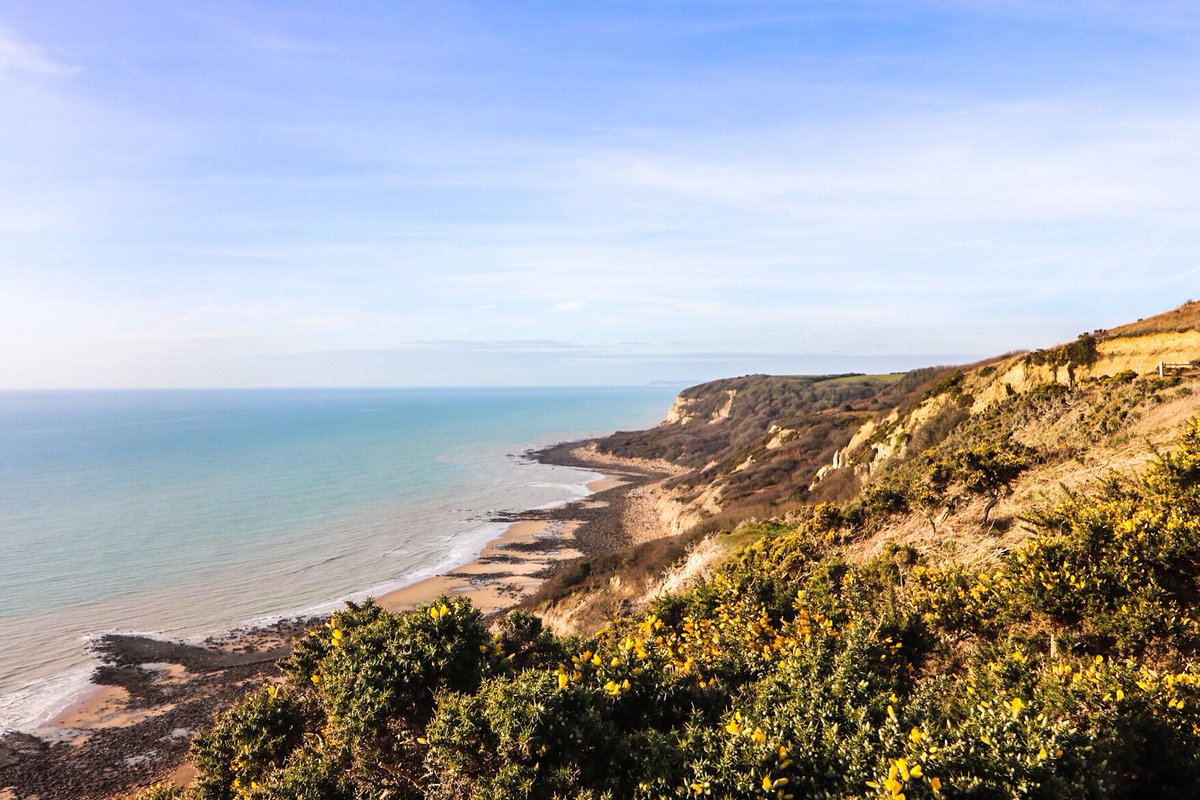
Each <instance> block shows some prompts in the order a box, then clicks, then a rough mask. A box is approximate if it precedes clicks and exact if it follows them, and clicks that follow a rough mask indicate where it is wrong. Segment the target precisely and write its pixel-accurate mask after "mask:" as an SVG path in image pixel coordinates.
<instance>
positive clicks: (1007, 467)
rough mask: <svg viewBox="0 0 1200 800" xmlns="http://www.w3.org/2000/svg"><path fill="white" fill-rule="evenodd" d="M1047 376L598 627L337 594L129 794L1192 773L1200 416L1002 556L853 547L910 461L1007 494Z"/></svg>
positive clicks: (1197, 785)
mask: <svg viewBox="0 0 1200 800" xmlns="http://www.w3.org/2000/svg"><path fill="white" fill-rule="evenodd" d="M1121 387H1124V388H1121ZM1129 387H1130V384H1128V383H1117V382H1113V383H1112V384H1110V385H1109V388H1112V389H1114V390H1116V394H1117V395H1120V394H1121V392H1122V391H1126V390H1129V391H1132V389H1130V388H1129ZM1056 391H1057V390H1054V391H1050V390H1047V394H1046V396H1044V397H1040V398H1038V397H1031V398H1028V399H1027V400H1026V401H1021V402H1015V401H1014V402H1011V403H1001V404H998V406H997V408H996V409H995V410H994V412H992V413H990V414H989V415H984V416H981V417H980V418H979V419H978V420H973V421H972V424H971V425H967V426H960V428H959V429H955V430H954V431H953V432H951V433H950V434H949V435H947V436H946V438H945V439H944V440H943V441H942V442H940V443H939V444H938V445H937V446H935V447H934V448H931V449H930V450H928V451H926V452H925V453H922V454H921V455H920V456H918V457H914V458H911V459H908V460H906V461H904V462H903V469H899V468H897V469H896V470H895V472H894V473H889V477H888V478H887V480H884V481H881V482H879V483H878V484H873V485H874V486H877V488H875V489H874V490H872V492H868V493H866V494H864V496H863V497H862V498H860V499H859V500H857V501H855V502H852V503H842V504H834V503H822V504H817V505H812V506H806V507H804V508H803V509H802V510H800V511H797V512H795V513H793V514H792V515H790V517H789V518H788V520H787V521H786V522H782V521H775V522H770V523H761V524H760V525H759V528H758V530H757V533H756V536H755V537H751V538H753V539H754V541H753V543H751V544H749V545H747V546H746V547H745V548H744V549H743V550H742V551H741V552H740V553H739V554H738V555H737V556H735V557H734V558H733V559H732V560H731V561H729V562H728V563H726V564H725V565H724V566H722V567H721V568H719V569H718V570H717V571H716V573H714V574H713V575H711V576H710V577H708V578H707V579H704V580H702V581H701V582H700V583H699V584H697V585H696V586H694V587H693V588H692V589H690V590H688V591H687V592H684V593H682V594H677V595H670V596H665V597H663V598H661V599H659V600H658V601H656V602H655V603H654V604H653V606H652V607H651V608H649V609H647V610H645V611H644V612H642V613H640V614H638V615H636V616H633V617H630V618H628V619H625V620H620V621H616V622H614V623H613V624H612V625H611V626H610V627H608V628H606V629H604V630H602V631H601V632H600V633H598V634H597V635H595V636H593V637H590V638H586V639H567V638H560V637H556V636H552V635H550V634H549V633H547V632H546V631H544V630H543V629H542V627H541V623H540V621H539V620H538V619H537V618H536V617H533V616H530V615H528V614H523V613H515V614H511V615H509V616H508V617H507V618H506V619H505V620H504V622H503V624H502V625H501V626H500V627H499V629H497V630H495V631H489V630H488V629H487V628H486V627H485V625H484V623H483V620H482V618H481V616H480V614H479V612H478V611H477V610H475V609H474V608H472V606H471V605H470V603H469V602H468V601H467V600H465V599H461V598H459V599H456V600H449V599H445V598H443V599H442V600H439V601H438V602H435V603H433V604H431V605H429V606H426V607H423V608H421V609H420V610H418V611H416V612H413V613H410V614H402V615H395V614H390V613H388V612H385V611H383V610H381V609H380V608H378V607H377V606H375V605H373V604H372V603H370V602H368V603H365V604H363V605H351V606H349V607H348V608H347V609H346V610H344V611H341V612H338V613H336V614H334V615H333V617H332V619H331V620H330V622H329V623H328V624H327V625H326V626H324V627H323V628H321V629H320V630H317V631H314V632H312V633H310V634H309V635H308V636H307V637H306V638H304V639H303V640H302V641H301V642H300V643H299V644H298V646H297V648H296V650H295V653H294V655H293V657H292V659H291V660H290V662H289V663H288V665H287V678H286V680H285V681H284V682H283V683H281V684H278V685H270V686H266V687H263V688H261V689H260V690H258V691H256V692H254V693H252V694H250V695H249V696H248V697H247V698H246V699H245V700H244V701H242V703H241V704H239V705H238V706H237V707H235V708H234V709H232V710H230V711H229V712H227V713H226V714H225V715H223V716H222V717H221V718H220V719H219V720H218V721H217V724H216V725H215V726H214V727H213V728H212V729H211V730H209V731H208V732H206V733H205V734H203V735H202V736H200V737H198V739H197V740H196V743H195V747H194V761H195V764H196V766H197V767H198V769H199V771H200V778H199V779H198V781H197V782H196V783H195V784H194V785H193V786H192V787H190V788H189V789H187V790H184V791H179V790H165V789H164V790H155V791H156V792H157V793H152V794H150V795H147V796H148V797H154V798H188V800H232V798H255V799H256V800H258V799H261V800H265V799H266V798H385V797H387V798H418V797H430V798H447V799H449V798H564V800H566V799H567V798H570V799H571V800H588V799H590V800H600V798H658V797H674V798H684V797H688V798H692V797H712V798H850V797H866V798H900V797H905V798H1016V797H1021V798H1025V797H1028V798H1045V797H1072V798H1075V797H1079V798H1134V797H1167V798H1170V797H1194V796H1196V793H1197V790H1198V789H1200V668H1198V665H1197V662H1196V658H1197V655H1198V653H1200V618H1198V615H1197V612H1196V610H1195V608H1196V605H1197V599H1198V598H1197V593H1198V592H1200V588H1198V587H1200V423H1191V424H1189V426H1188V428H1187V430H1186V431H1185V433H1184V434H1183V436H1182V437H1181V439H1180V440H1179V442H1178V444H1177V446H1176V447H1175V448H1174V449H1173V450H1171V451H1169V452H1167V453H1165V454H1162V455H1160V456H1159V457H1157V458H1156V459H1155V460H1154V461H1153V463H1152V464H1151V465H1150V466H1149V467H1148V468H1146V469H1145V470H1144V471H1143V472H1142V473H1141V474H1139V475H1133V476H1124V477H1118V476H1113V477H1110V478H1109V479H1106V480H1105V481H1103V482H1101V483H1099V484H1097V485H1095V486H1093V487H1091V488H1090V489H1088V490H1087V491H1082V492H1077V493H1074V494H1063V495H1061V496H1060V497H1059V498H1058V499H1057V500H1055V501H1053V502H1048V503H1046V504H1045V505H1043V506H1041V507H1039V508H1036V509H1032V510H1031V511H1030V513H1029V514H1028V520H1027V525H1028V526H1029V529H1030V530H1029V536H1028V538H1027V539H1026V540H1025V542H1024V543H1023V544H1022V545H1020V546H1019V547H1016V548H1014V549H1012V550H1011V551H1009V552H1007V553H1005V554H1003V555H1002V556H1000V557H999V558H998V559H997V560H996V561H995V562H994V563H990V564H988V565H986V566H979V567H967V566H963V565H956V564H952V563H944V562H938V563H931V562H929V561H927V560H926V559H925V558H924V557H923V556H922V554H921V553H920V552H917V551H915V550H912V549H909V548H898V547H892V548H890V549H889V550H887V551H886V552H885V553H884V554H883V555H881V556H879V557H878V558H875V559H873V560H870V561H867V562H859V563H852V562H849V561H847V560H846V559H845V557H844V554H843V549H842V545H843V544H845V543H847V542H852V541H855V540H857V539H859V538H861V537H863V536H866V535H869V533H870V532H871V531H872V530H874V529H875V528H877V527H878V526H879V525H881V524H883V521H884V520H886V518H887V516H888V515H890V514H893V513H896V509H897V507H899V506H901V505H904V504H908V505H910V506H911V505H912V504H914V503H918V502H920V494H919V493H918V492H916V490H914V489H912V486H913V485H918V486H920V487H924V490H926V491H928V492H931V493H933V494H936V495H937V497H938V499H937V500H936V502H937V503H941V502H943V501H945V500H947V499H948V498H953V497H960V496H978V497H981V498H994V497H996V496H998V493H1000V492H1002V491H1004V487H1005V486H1007V485H1008V484H1009V483H1010V482H1011V480H1012V477H1013V475H1014V474H1016V473H1018V472H1019V471H1020V470H1022V469H1025V468H1027V464H1028V463H1029V462H1030V460H1031V459H1033V458H1035V457H1036V458H1043V457H1045V453H1044V452H1043V451H1041V450H1035V449H1034V448H1032V447H1030V445H1028V444H1024V443H1022V442H1021V441H1020V439H1021V433H1020V431H1021V426H1020V425H1017V426H1015V427H1014V424H1013V423H1014V422H1015V421H1017V420H1019V419H1021V418H1023V417H1024V416H1026V415H1029V414H1032V413H1033V411H1034V410H1035V408H1036V406H1037V404H1039V403H1056V402H1059V401H1061V400H1062V396H1061V395H1056V394H1055V393H1054V392H1056ZM1093 405H1094V406H1095V408H1093V411H1092V412H1088V413H1087V414H1085V415H1084V418H1085V419H1089V418H1093V417H1095V418H1100V417H1103V414H1102V413H1101V410H1100V409H1101V407H1103V406H1104V405H1105V404H1104V403H1100V402H1098V403H1096V404H1093ZM1117 405H1118V406H1120V405H1121V403H1119V402H1118V403H1117ZM1110 411H1111V409H1110ZM1097 415H1099V416H1097ZM902 479H903V480H902Z"/></svg>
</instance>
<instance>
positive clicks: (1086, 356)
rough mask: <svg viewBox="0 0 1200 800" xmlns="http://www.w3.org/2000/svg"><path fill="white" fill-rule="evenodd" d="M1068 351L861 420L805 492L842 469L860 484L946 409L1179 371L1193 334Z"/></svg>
mask: <svg viewBox="0 0 1200 800" xmlns="http://www.w3.org/2000/svg"><path fill="white" fill-rule="evenodd" d="M1082 338H1083V337H1081V339H1082ZM1068 347H1070V346H1069V345H1063V346H1060V347H1059V348H1051V349H1049V350H1045V351H1037V352H1035V353H1021V354H1017V355H1012V356H1007V357H1003V358H1000V359H996V360H993V361H990V362H985V363H983V364H980V365H976V366H974V367H972V368H968V369H965V370H962V371H961V378H959V379H958V380H956V381H954V382H953V385H949V386H945V387H942V389H941V390H940V391H936V392H934V393H932V394H931V395H930V396H927V397H925V398H922V399H921V401H920V402H918V403H917V404H916V405H914V406H912V407H910V408H897V409H894V410H893V411H891V412H890V413H888V414H887V415H886V416H884V417H882V418H881V419H877V420H874V419H873V420H868V421H867V422H865V423H864V424H863V425H862V427H860V428H859V429H858V430H857V431H856V432H855V433H854V435H853V437H852V438H851V439H850V441H849V442H848V443H847V445H846V446H845V447H843V448H841V449H839V450H838V451H837V452H836V453H834V455H833V458H831V459H830V460H829V462H827V463H826V464H825V465H824V466H822V467H821V469H820V470H819V471H818V472H817V475H816V476H815V480H814V481H813V484H812V488H813V489H815V488H816V486H817V484H819V483H820V482H821V481H822V480H824V479H825V478H826V477H828V476H829V475H831V474H832V473H834V472H836V471H838V470H843V469H853V470H854V472H855V475H856V476H857V477H858V478H859V479H860V480H861V479H865V478H867V477H869V476H870V475H871V474H872V473H873V472H874V471H875V470H876V469H878V467H879V466H880V465H881V464H883V463H886V462H887V461H888V460H890V459H893V458H896V457H904V456H906V455H908V454H909V452H910V448H911V446H912V443H913V442H914V441H917V442H920V439H915V435H916V433H917V432H918V431H921V430H922V429H923V428H926V427H927V426H928V425H929V424H930V423H931V421H933V420H936V419H937V418H939V417H940V416H942V415H944V414H946V413H947V411H948V410H949V409H961V411H960V413H962V414H965V415H977V414H980V413H983V412H985V411H986V410H987V409H988V408H990V407H991V406H992V405H994V404H995V403H997V402H1000V401H1002V400H1004V399H1006V398H1008V397H1012V396H1013V395H1018V394H1025V393H1027V392H1030V391H1033V390H1035V389H1037V388H1038V387H1040V386H1045V385H1047V384H1058V385H1062V386H1074V385H1078V384H1080V383H1081V382H1084V381H1088V380H1095V379H1100V378H1111V377H1113V376H1117V375H1122V374H1126V375H1136V376H1155V375H1158V372H1159V366H1160V364H1166V365H1171V366H1168V368H1167V370H1166V371H1167V372H1168V373H1169V374H1174V373H1178V372H1180V371H1186V370H1185V369H1183V368H1182V366H1180V365H1187V364H1191V363H1193V362H1197V361H1200V331H1195V330H1188V331H1165V332H1158V333H1143V334H1138V335H1107V336H1105V335H1101V336H1097V337H1094V341H1092V342H1089V344H1088V346H1087V347H1081V348H1077V351H1078V352H1077V353H1073V352H1072V351H1070V350H1067V348H1068ZM1072 355H1081V356H1083V357H1082V358H1072Z"/></svg>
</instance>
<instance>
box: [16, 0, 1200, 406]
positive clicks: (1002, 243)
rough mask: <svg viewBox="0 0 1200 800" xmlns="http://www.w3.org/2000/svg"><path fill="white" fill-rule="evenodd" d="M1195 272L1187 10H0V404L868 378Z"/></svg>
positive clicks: (952, 357)
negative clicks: (17, 394)
mask: <svg viewBox="0 0 1200 800" xmlns="http://www.w3.org/2000/svg"><path fill="white" fill-rule="evenodd" d="M1198 279H1200V6H1197V5H1196V4H1195V3H1194V2H1178V3H1167V2H1163V3H1159V2H1129V3H1120V2H1101V1H1097V2H1071V1H1070V0H1066V1H1065V2H1056V3H1044V2H1022V1H1021V0H1017V1H1015V2H998V1H997V2H987V1H986V0H984V1H981V2H967V1H966V0H963V1H962V2H955V1H954V0H945V2H929V3H922V2H844V3H803V2H788V3H783V2H780V3H773V2H734V1H731V2H704V1H703V0H691V1H690V2H678V3H674V2H647V1H646V0H641V2H594V3H585V2H544V3H543V2H519V3H512V2H495V3H482V2H480V3H454V2H431V3H405V2H379V3H369V2H356V3H325V2H321V3H315V2H314V3H310V2H299V1H298V0H291V1H289V2H256V3H231V2H211V3H162V2H144V3H131V2H121V0H109V1H106V2H104V3H93V2H87V3H84V2H77V3H65V2H54V0H37V2H8V1H7V0H0V352H3V353H4V354H5V356H4V358H3V359H0V387H8V388H18V387H121V386H263V385H267V386H274V385H277V386H309V385H486V384H493V385H506V384H518V385H538V384H612V383H616V384H640V383H644V382H647V381H653V380H663V381H682V382H691V381H699V380H703V379H708V378H715V377H721V376H725V375H733V374H743V373H748V372H757V371H771V372H818V371H820V372H824V371H850V370H856V371H874V370H882V369H903V368H909V367H913V366H917V365H920V364H927V363H947V362H953V361H962V360H966V359H970V358H974V357H977V356H984V355H990V354H995V353H998V352H1003V351H1007V350H1012V349H1017V348H1026V347H1037V346H1042V345H1046V344H1050V343H1053V342H1055V341H1060V340H1063V339H1067V338H1071V337H1073V336H1074V335H1075V334H1077V333H1079V332H1080V331H1083V330H1087V329H1090V328H1095V327H1103V326H1108V325H1114V324H1119V323H1121V322H1124V321H1129V320H1131V319H1134V318H1137V317H1140V316H1145V315H1148V314H1151V313H1155V312H1157V311H1161V310H1165V309H1166V308H1169V307H1171V306H1174V305H1176V304H1178V303H1180V302H1182V301H1184V300H1187V299H1189V297H1200V280H1198Z"/></svg>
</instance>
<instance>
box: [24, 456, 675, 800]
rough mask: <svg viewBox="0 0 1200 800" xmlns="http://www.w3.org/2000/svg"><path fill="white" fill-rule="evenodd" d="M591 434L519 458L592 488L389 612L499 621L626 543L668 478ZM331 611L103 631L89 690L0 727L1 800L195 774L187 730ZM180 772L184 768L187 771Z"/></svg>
mask: <svg viewBox="0 0 1200 800" xmlns="http://www.w3.org/2000/svg"><path fill="white" fill-rule="evenodd" d="M592 441H594V440H584V441H582V442H566V443H560V444H557V445H553V446H550V447H545V448H542V449H539V450H532V451H528V452H526V453H524V454H523V457H524V458H528V459H530V460H534V461H539V462H541V463H546V464H554V465H556V466H565V467H573V468H577V469H583V470H587V471H589V472H592V473H598V474H600V475H601V476H602V477H600V478H596V479H593V480H591V481H588V482H587V483H585V484H583V485H584V486H585V488H586V489H587V490H588V494H587V495H585V496H583V497H578V498H574V499H568V500H564V501H563V502H561V503H558V504H555V505H554V506H553V507H550V508H537V509H530V510H527V511H523V512H516V513H504V514H501V515H499V516H498V517H496V518H495V519H493V520H492V522H494V523H507V524H506V525H505V526H504V530H503V531H502V532H501V533H500V534H499V535H497V536H495V537H493V538H492V539H490V540H489V541H488V542H487V543H486V544H485V545H484V546H483V547H482V548H481V550H480V551H479V552H478V554H477V555H475V556H474V557H473V558H471V559H469V560H468V561H466V562H465V563H460V564H456V565H453V566H451V567H448V568H445V569H443V570H442V572H441V573H440V574H438V575H434V576H430V577H425V578H421V579H418V580H416V581H415V582H413V583H411V584H408V585H404V586H400V587H398V588H396V589H391V590H388V591H384V592H382V593H380V594H379V595H378V596H377V597H376V598H375V599H376V601H377V602H379V604H380V605H382V606H383V607H384V608H386V609H388V610H389V611H406V610H411V609H413V608H415V607H417V606H418V605H421V604H423V603H427V602H431V601H433V600H435V599H436V598H437V597H439V596H440V595H442V594H448V595H458V594H465V595H467V596H469V597H470V598H471V600H472V602H474V603H475V605H476V606H477V607H479V608H480V609H481V610H482V611H483V612H484V613H485V615H487V616H489V617H491V618H496V617H498V616H500V615H501V614H502V613H503V612H504V611H506V610H508V609H510V608H512V607H515V606H517V605H518V604H520V603H521V601H522V600H524V599H526V598H528V597H529V596H531V595H532V594H533V593H534V592H536V590H537V588H538V587H539V586H540V585H541V584H542V583H543V581H545V580H546V579H547V578H548V577H550V576H551V575H553V574H554V573H555V572H556V571H557V569H559V568H560V567H561V566H562V565H563V564H566V563H570V562H572V561H574V560H576V559H579V558H585V557H592V556H595V555H598V554H601V553H605V552H611V551H612V550H614V549H617V548H619V547H621V546H623V545H625V544H628V543H629V541H630V537H629V535H628V534H627V533H626V532H625V531H624V530H623V527H624V526H623V520H622V513H623V510H624V500H625V497H626V495H627V494H628V493H629V492H630V491H631V490H633V489H635V488H636V487H638V486H642V485H645V484H648V483H651V482H653V481H655V480H658V479H660V478H662V477H664V474H663V472H662V471H661V470H660V469H655V468H653V466H647V465H642V464H619V463H615V462H604V463H601V462H600V461H599V460H597V461H592V460H590V459H587V458H585V457H581V453H580V448H581V447H584V446H587V445H588V444H590V443H591V442H592ZM327 617H328V613H321V614H313V615H308V616H304V617H293V618H284V619H279V620H275V621H273V622H270V623H268V624H263V625H254V626H251V627H246V628H239V629H235V630H233V631H230V632H229V633H228V634H226V635H223V636H220V637H210V638H209V639H205V640H204V641H202V642H199V643H194V642H178V641H167V640H161V639H157V638H151V637H148V636H139V635H128V634H107V635H104V636H101V637H98V638H97V639H96V640H95V641H94V642H93V649H94V651H95V652H96V654H97V655H98V656H99V657H100V658H101V662H102V663H101V665H100V666H99V667H97V668H96V669H95V670H94V671H93V673H92V675H91V678H90V686H89V688H88V689H87V690H85V691H84V692H82V693H81V694H77V695H75V696H74V697H73V698H72V699H71V701H70V702H69V703H68V704H67V705H66V707H64V708H63V709H61V710H60V711H58V712H57V713H56V714H55V715H54V716H53V718H52V719H50V720H49V721H48V722H47V723H45V724H44V725H42V726H41V727H39V728H37V729H35V730H33V731H32V733H23V732H19V731H12V732H7V733H5V732H0V800H7V798H8V796H9V795H6V794H5V792H6V787H13V788H14V789H15V791H16V792H17V793H16V794H12V795H11V796H12V797H15V798H21V797H28V796H32V795H36V796H37V797H38V798H39V800H54V798H79V797H95V798H103V797H110V796H112V795H113V794H117V793H120V792H124V791H128V790H130V789H134V788H136V787H139V786H145V785H149V784H150V783H153V782H155V781H160V780H164V779H166V780H171V781H173V782H176V783H184V782H186V781H187V780H189V778H190V776H189V775H188V774H187V771H186V768H183V767H181V764H182V763H183V760H184V757H185V756H186V752H187V749H188V746H189V744H190V741H191V738H192V736H193V735H194V734H195V733H196V731H197V730H198V729H200V728H202V727H204V726H205V725H206V724H207V723H208V721H209V720H210V719H211V717H212V715H213V713H215V712H216V711H218V710H220V709H222V708H224V707H227V706H228V705H230V704H231V703H232V702H234V701H235V700H236V699H237V698H238V697H240V696H241V694H243V693H244V691H245V688H246V686H247V685H248V684H252V683H258V682H260V681H261V680H264V679H268V678H270V677H273V676H277V675H278V673H279V668H278V666H277V662H279V661H280V660H281V659H283V658H286V656H287V655H288V653H289V652H290V645H289V642H290V640H291V639H292V638H294V637H295V636H298V635H300V634H302V633H303V632H305V631H306V630H308V629H309V628H310V627H312V626H314V625H318V624H321V623H322V622H323V621H324V620H325V619H326V618H327ZM181 770H182V771H181Z"/></svg>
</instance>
